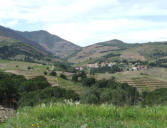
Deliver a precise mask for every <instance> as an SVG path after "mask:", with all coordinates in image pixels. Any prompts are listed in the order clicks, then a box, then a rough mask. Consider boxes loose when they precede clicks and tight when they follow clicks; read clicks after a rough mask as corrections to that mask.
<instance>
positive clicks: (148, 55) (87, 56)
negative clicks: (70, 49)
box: [68, 40, 167, 65]
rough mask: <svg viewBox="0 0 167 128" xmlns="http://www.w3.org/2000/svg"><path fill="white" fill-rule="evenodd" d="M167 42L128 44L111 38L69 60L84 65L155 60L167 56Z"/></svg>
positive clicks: (84, 49)
mask: <svg viewBox="0 0 167 128" xmlns="http://www.w3.org/2000/svg"><path fill="white" fill-rule="evenodd" d="M166 56H167V43H166V42H149V43H144V44H128V43H125V42H122V41H120V40H111V41H107V42H101V43H97V44H94V45H91V46H88V47H85V48H83V49H82V50H81V51H80V52H78V53H76V54H75V55H74V56H72V57H71V58H69V60H68V61H69V62H72V63H75V64H76V63H79V64H80V65H84V64H87V63H95V62H100V61H106V62H107V61H108V62H111V61H116V60H128V61H137V60H140V61H155V60H156V59H161V58H166Z"/></svg>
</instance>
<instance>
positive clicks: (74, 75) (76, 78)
mask: <svg viewBox="0 0 167 128" xmlns="http://www.w3.org/2000/svg"><path fill="white" fill-rule="evenodd" d="M72 81H74V82H77V81H78V76H77V74H73V75H72Z"/></svg>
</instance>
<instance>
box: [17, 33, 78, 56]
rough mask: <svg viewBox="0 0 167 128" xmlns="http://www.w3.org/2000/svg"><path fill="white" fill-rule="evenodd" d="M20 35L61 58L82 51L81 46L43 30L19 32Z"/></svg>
mask: <svg viewBox="0 0 167 128" xmlns="http://www.w3.org/2000/svg"><path fill="white" fill-rule="evenodd" d="M18 34H20V35H21V36H22V37H24V38H25V39H28V40H31V41H33V42H37V43H38V44H39V45H41V46H42V47H44V48H45V49H46V50H47V51H49V52H51V53H52V54H53V55H55V56H58V57H60V58H65V57H68V56H69V55H71V54H73V53H74V52H76V51H78V50H80V49H81V48H80V47H79V46H77V45H75V44H73V43H71V42H69V41H67V40H64V39H62V38H61V37H58V36H56V35H52V34H50V33H48V32H47V31H43V30H40V31H33V32H18Z"/></svg>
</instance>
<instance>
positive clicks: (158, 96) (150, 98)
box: [142, 88, 167, 106]
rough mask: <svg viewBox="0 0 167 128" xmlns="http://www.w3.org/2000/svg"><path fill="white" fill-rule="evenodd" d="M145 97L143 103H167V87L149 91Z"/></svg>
mask: <svg viewBox="0 0 167 128" xmlns="http://www.w3.org/2000/svg"><path fill="white" fill-rule="evenodd" d="M143 98H144V100H143V102H142V104H143V105H150V106H151V105H167V88H161V89H156V90H154V91H152V92H147V93H145V94H144V97H143Z"/></svg>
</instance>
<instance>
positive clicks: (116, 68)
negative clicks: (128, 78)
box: [90, 65, 122, 74]
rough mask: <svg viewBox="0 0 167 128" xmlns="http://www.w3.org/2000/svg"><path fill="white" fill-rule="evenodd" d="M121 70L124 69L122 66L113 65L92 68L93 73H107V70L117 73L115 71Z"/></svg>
mask: <svg viewBox="0 0 167 128" xmlns="http://www.w3.org/2000/svg"><path fill="white" fill-rule="evenodd" d="M121 71H122V69H121V68H120V66H118V65H113V66H112V67H108V66H105V67H100V68H92V69H91V70H90V73H91V74H94V73H105V72H109V73H115V72H121Z"/></svg>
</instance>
